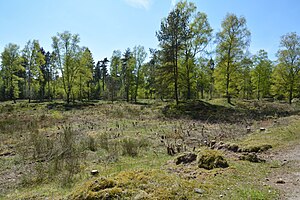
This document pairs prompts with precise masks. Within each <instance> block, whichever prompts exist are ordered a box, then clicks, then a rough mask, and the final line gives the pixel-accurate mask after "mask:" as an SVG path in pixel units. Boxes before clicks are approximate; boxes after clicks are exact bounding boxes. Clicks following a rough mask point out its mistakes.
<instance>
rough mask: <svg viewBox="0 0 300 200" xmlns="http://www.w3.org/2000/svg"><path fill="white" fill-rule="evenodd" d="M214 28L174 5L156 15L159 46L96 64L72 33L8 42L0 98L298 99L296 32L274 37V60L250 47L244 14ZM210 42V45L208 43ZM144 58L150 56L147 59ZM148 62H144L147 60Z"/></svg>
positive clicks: (190, 9) (190, 7)
mask: <svg viewBox="0 0 300 200" xmlns="http://www.w3.org/2000/svg"><path fill="white" fill-rule="evenodd" d="M221 27H222V28H221V30H220V32H217V33H214V30H213V29H212V28H211V26H210V24H209V21H208V17H207V15H206V14H205V13H202V12H199V11H197V8H196V6H195V5H194V4H193V3H191V2H187V1H181V2H179V3H178V4H177V5H176V6H175V7H174V8H173V9H172V10H171V11H170V13H169V15H168V16H167V17H166V18H164V19H162V21H161V27H160V30H158V31H157V32H156V37H157V39H158V41H159V46H158V47H157V48H153V49H149V52H148V51H147V50H146V49H145V48H144V47H143V46H140V45H137V46H135V47H133V48H132V49H130V48H128V49H126V50H125V51H123V52H121V51H120V50H115V51H114V52H113V53H112V56H111V58H103V60H100V61H95V60H94V59H93V55H92V52H91V51H90V50H89V48H88V47H82V46H80V37H79V35H78V34H72V33H70V32H68V31H66V32H63V33H57V35H55V36H53V37H52V49H51V50H50V49H49V50H46V49H44V48H43V47H42V46H40V44H39V41H38V40H29V41H28V42H27V44H26V45H25V47H23V48H21V47H20V46H18V45H17V44H12V43H9V44H8V45H6V47H5V48H4V50H3V51H2V53H1V68H0V69H1V71H0V76H1V79H0V100H1V101H6V100H13V101H14V102H15V101H16V99H28V100H29V102H30V101H31V100H34V101H48V100H49V101H51V100H54V99H65V100H66V102H67V103H71V102H74V101H75V100H78V101H88V100H98V99H106V100H111V101H114V100H126V101H128V102H137V100H138V99H145V98H149V99H154V98H156V99H162V100H164V99H175V100H176V103H177V104H178V102H179V101H182V100H189V99H204V98H207V99H212V98H216V97H226V98H227V100H228V103H230V100H231V98H243V99H262V98H270V99H278V100H287V101H289V103H291V102H292V99H293V98H297V97H300V82H299V78H300V73H299V70H300V36H299V35H297V33H295V32H292V33H287V34H286V35H283V36H282V37H281V38H278V40H279V43H280V46H279V49H278V52H277V55H276V56H277V60H273V61H272V60H270V59H269V58H268V53H267V52H266V51H265V50H263V49H262V50H260V51H258V52H257V53H255V54H252V53H250V52H249V51H248V48H249V45H250V37H251V33H250V30H249V29H248V28H247V23H246V19H245V18H244V17H242V16H240V17H239V16H236V15H235V14H232V13H229V14H227V15H226V16H225V17H224V20H223V21H222V24H221ZM211 46H214V47H215V48H214V49H213V50H212V48H208V47H211ZM147 57H148V59H147ZM146 61H147V62H146Z"/></svg>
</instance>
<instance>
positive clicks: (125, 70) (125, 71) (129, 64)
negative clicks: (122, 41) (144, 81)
mask: <svg viewBox="0 0 300 200" xmlns="http://www.w3.org/2000/svg"><path fill="white" fill-rule="evenodd" d="M121 60H122V70H121V79H122V86H123V87H124V90H125V97H126V101H127V102H129V99H130V98H129V97H130V94H131V99H132V86H133V80H134V78H133V70H134V66H135V64H134V59H133V56H132V52H131V51H130V49H129V48H128V49H126V50H125V53H124V54H123V58H122V59H121Z"/></svg>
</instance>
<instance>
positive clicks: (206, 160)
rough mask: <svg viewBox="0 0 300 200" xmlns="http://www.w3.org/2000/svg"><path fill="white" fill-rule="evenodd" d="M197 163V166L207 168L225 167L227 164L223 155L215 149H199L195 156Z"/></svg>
mask: <svg viewBox="0 0 300 200" xmlns="http://www.w3.org/2000/svg"><path fill="white" fill-rule="evenodd" d="M197 164H198V167H199V168H204V169H207V170H211V169H214V168H226V167H228V166H229V165H228V163H227V161H226V160H225V159H224V157H223V156H222V155H221V154H220V153H219V152H218V151H215V150H204V151H201V152H200V153H199V154H198V156H197Z"/></svg>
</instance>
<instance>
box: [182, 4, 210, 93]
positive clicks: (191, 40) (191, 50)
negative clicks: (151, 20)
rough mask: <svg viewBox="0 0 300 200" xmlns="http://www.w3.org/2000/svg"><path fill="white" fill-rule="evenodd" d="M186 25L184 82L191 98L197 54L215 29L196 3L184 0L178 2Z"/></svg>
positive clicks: (184, 36)
mask: <svg viewBox="0 0 300 200" xmlns="http://www.w3.org/2000/svg"><path fill="white" fill-rule="evenodd" d="M177 7H178V9H179V10H180V11H181V16H182V18H183V22H184V24H185V26H184V27H183V44H184V48H183V57H184V59H183V65H184V66H185V68H184V69H183V74H184V75H183V76H182V77H183V80H184V81H183V82H184V85H185V87H186V90H187V92H186V98H187V99H190V98H191V90H192V85H193V80H195V79H193V77H195V75H193V72H195V71H197V70H196V64H195V61H196V55H197V54H199V53H201V52H203V51H204V50H205V48H206V47H207V45H208V43H209V42H210V41H211V39H212V31H213V29H212V28H211V27H210V24H209V22H208V19H207V15H206V14H205V13H201V12H196V9H197V7H196V6H195V4H194V3H191V2H189V3H188V2H187V1H183V2H179V3H178V4H177Z"/></svg>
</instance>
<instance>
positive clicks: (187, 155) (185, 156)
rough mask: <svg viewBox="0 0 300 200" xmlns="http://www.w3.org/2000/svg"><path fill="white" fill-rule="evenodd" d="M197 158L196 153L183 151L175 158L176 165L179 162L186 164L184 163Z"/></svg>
mask: <svg viewBox="0 0 300 200" xmlns="http://www.w3.org/2000/svg"><path fill="white" fill-rule="evenodd" d="M196 159H197V155H196V154H195V153H185V154H183V155H180V156H178V157H177V158H176V159H175V163H176V165H179V164H181V163H183V164H186V163H191V162H193V161H195V160H196Z"/></svg>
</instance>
